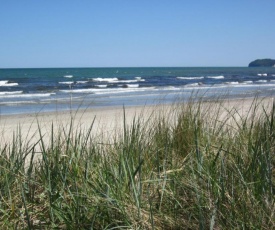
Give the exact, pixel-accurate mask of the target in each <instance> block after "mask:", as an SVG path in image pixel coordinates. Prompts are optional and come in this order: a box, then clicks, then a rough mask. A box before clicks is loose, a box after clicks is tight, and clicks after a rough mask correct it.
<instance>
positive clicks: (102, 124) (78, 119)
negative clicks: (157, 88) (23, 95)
mask: <svg viewBox="0 0 275 230" xmlns="http://www.w3.org/2000/svg"><path fill="white" fill-rule="evenodd" d="M252 102H253V99H245V100H236V99H235V100H223V102H222V108H223V111H222V113H221V114H222V116H221V117H224V116H226V115H228V113H232V114H237V116H243V115H246V114H247V113H248V111H249V109H250V108H251V104H252ZM259 102H261V104H262V105H265V106H270V104H271V102H273V98H265V99H259V100H258V103H259ZM208 105H209V104H208ZM215 105H217V106H216V107H219V103H218V102H214V103H213V102H210V108H211V107H213V112H214V111H215V108H214V107H215ZM176 108H177V106H176V105H158V106H137V107H126V108H125V117H126V122H127V124H129V123H131V122H132V120H133V119H134V117H138V116H139V115H141V114H142V117H143V118H144V119H145V120H146V119H147V118H149V116H152V114H154V116H156V115H158V114H160V113H162V114H163V113H164V114H165V112H167V114H170V116H172V114H173V113H171V110H173V109H176ZM167 116H169V115H167ZM168 118H169V117H168ZM0 119H1V120H0V132H1V134H0V144H1V145H2V146H3V145H4V144H8V143H11V142H12V141H13V135H14V134H18V132H20V134H21V137H22V140H24V141H30V142H32V143H33V142H35V141H37V140H39V138H40V134H39V131H38V130H39V129H40V130H41V133H42V135H43V138H44V140H48V139H49V138H50V137H51V133H52V127H53V131H54V133H55V134H56V135H57V133H58V132H59V131H60V130H62V132H63V130H64V132H67V133H68V132H69V131H68V130H69V127H70V123H71V121H73V127H74V129H78V130H81V131H84V133H85V131H87V130H88V129H89V127H90V126H91V125H92V124H93V128H92V135H94V136H99V137H101V138H102V137H103V136H104V138H110V137H112V136H114V134H116V133H115V132H119V131H120V130H122V129H123V124H124V110H123V108H122V107H107V108H96V109H87V110H85V111H77V112H76V111H72V112H58V111H57V112H53V113H39V114H23V115H6V116H1V117H0ZM171 120H172V119H171ZM93 122H94V123H93ZM16 136H18V135H16Z"/></svg>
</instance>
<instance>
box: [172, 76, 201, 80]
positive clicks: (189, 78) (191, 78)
mask: <svg viewBox="0 0 275 230" xmlns="http://www.w3.org/2000/svg"><path fill="white" fill-rule="evenodd" d="M203 78H204V77H177V79H180V80H199V79H203Z"/></svg>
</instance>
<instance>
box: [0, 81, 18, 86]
mask: <svg viewBox="0 0 275 230" xmlns="http://www.w3.org/2000/svg"><path fill="white" fill-rule="evenodd" d="M17 85H18V83H16V82H11V83H10V82H9V81H8V80H3V81H0V86H17Z"/></svg>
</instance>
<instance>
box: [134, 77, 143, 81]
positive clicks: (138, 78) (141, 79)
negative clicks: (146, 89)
mask: <svg viewBox="0 0 275 230" xmlns="http://www.w3.org/2000/svg"><path fill="white" fill-rule="evenodd" d="M135 79H136V80H137V81H145V79H143V78H141V77H135Z"/></svg>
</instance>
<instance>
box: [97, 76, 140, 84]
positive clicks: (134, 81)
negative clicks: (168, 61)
mask: <svg viewBox="0 0 275 230" xmlns="http://www.w3.org/2000/svg"><path fill="white" fill-rule="evenodd" d="M92 81H97V82H108V83H136V82H140V81H145V80H144V79H141V78H139V77H136V79H135V80H118V78H116V77H114V78H101V77H98V78H92Z"/></svg>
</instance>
